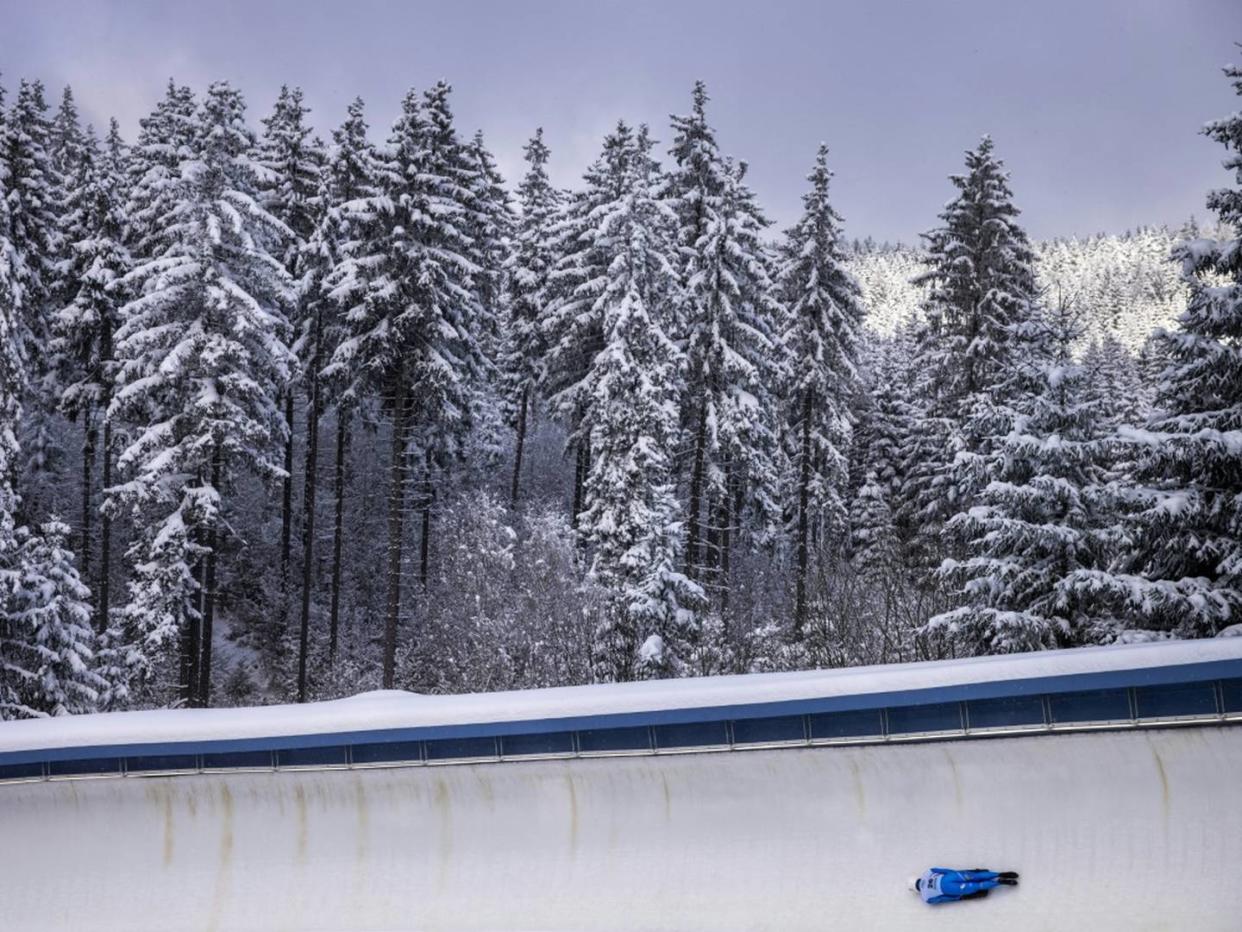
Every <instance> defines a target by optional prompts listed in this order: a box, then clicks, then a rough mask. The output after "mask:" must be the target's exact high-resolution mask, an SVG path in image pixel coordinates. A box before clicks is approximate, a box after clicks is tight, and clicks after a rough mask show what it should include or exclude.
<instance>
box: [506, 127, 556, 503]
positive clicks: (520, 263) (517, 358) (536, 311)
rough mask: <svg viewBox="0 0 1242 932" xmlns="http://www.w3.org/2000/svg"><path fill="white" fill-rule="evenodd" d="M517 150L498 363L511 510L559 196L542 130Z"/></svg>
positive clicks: (533, 386) (540, 346)
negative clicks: (508, 429)
mask: <svg viewBox="0 0 1242 932" xmlns="http://www.w3.org/2000/svg"><path fill="white" fill-rule="evenodd" d="M522 151H523V154H524V155H525V158H526V164H527V165H528V166H529V167H528V168H527V171H526V175H525V176H524V177H523V178H522V183H521V185H520V186H519V187H518V200H519V203H520V205H521V216H520V218H519V220H518V222H517V226H516V229H515V230H514V234H513V249H512V251H511V252H510V255H509V258H508V260H507V261H506V265H505V271H506V272H507V273H508V292H509V302H508V309H507V310H508V318H507V326H506V328H505V345H504V354H503V358H502V361H501V366H502V372H503V376H504V381H505V405H506V407H507V409H508V412H509V415H510V417H511V418H512V422H513V426H514V431H515V433H516V441H515V445H514V456H513V481H512V482H511V483H510V492H509V498H510V501H511V502H512V503H513V504H514V505H516V504H517V500H518V491H519V486H520V483H521V477H522V457H523V453H524V451H525V448H526V431H527V427H528V425H529V423H530V418H531V413H532V410H533V408H534V406H535V402H536V399H537V392H538V390H539V386H540V384H541V382H542V372H543V364H544V354H545V353H546V352H547V338H546V335H545V334H544V332H543V329H542V323H543V317H544V308H545V305H546V303H547V301H548V299H549V295H548V277H549V274H550V273H551V270H552V265H553V263H554V262H555V261H556V254H555V252H554V250H553V245H552V241H551V236H552V226H553V224H554V223H555V222H556V219H557V212H558V210H559V208H560V192H558V191H557V190H556V188H554V187H553V186H552V183H551V181H549V179H548V171H547V164H548V156H549V152H548V147H547V145H545V144H544V141H543V130H542V129H538V130H536V131H535V135H534V136H532V137H531V139H530V141H529V142H528V143H527V144H526V146H525V148H524V149H523V150H522Z"/></svg>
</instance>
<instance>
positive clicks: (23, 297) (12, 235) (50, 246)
mask: <svg viewBox="0 0 1242 932" xmlns="http://www.w3.org/2000/svg"><path fill="white" fill-rule="evenodd" d="M4 129H5V136H6V138H5V140H4V162H5V163H6V165H7V168H8V179H7V195H6V197H7V200H8V215H9V249H10V251H11V252H10V262H11V269H10V273H9V274H10V280H9V288H10V291H11V300H12V301H13V303H14V306H15V308H16V310H17V314H18V316H17V319H16V321H15V324H16V326H17V327H18V331H17V337H18V340H19V341H20V342H19V345H20V348H21V351H22V353H23V355H24V358H25V359H27V360H28V362H29V364H30V365H32V366H34V367H35V368H34V369H33V370H32V375H33V376H35V377H36V378H37V377H39V376H40V375H41V372H40V371H39V368H38V364H39V363H40V362H41V361H42V360H43V359H44V358H45V354H44V353H43V352H42V349H43V348H44V347H45V346H46V345H47V333H48V320H47V313H48V302H49V300H50V297H51V292H52V288H53V287H54V284H55V268H54V265H55V262H56V259H57V257H58V253H59V248H60V247H59V238H58V235H57V217H56V210H55V203H56V191H57V183H56V182H57V178H56V172H55V169H54V167H53V165H52V159H51V154H50V153H49V151H48V150H49V146H50V134H51V126H50V123H49V121H48V118H47V103H46V102H45V101H44V98H43V85H42V84H41V83H39V82H38V81H34V82H30V81H25V80H23V81H22V82H21V84H20V85H19V87H18V91H17V96H16V98H15V100H14V102H13V108H12V111H11V112H10V113H9V115H8V119H7V121H6V122H5V126H4Z"/></svg>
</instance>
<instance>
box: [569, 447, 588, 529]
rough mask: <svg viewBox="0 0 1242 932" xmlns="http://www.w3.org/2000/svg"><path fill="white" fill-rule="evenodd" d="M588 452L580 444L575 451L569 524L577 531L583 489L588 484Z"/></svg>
mask: <svg viewBox="0 0 1242 932" xmlns="http://www.w3.org/2000/svg"><path fill="white" fill-rule="evenodd" d="M585 462H586V451H585V449H584V447H583V444H582V443H581V442H579V443H578V444H577V446H576V447H575V450H574V502H573V505H572V506H571V511H572V514H571V515H570V516H569V519H570V520H569V523H570V525H571V526H572V527H573V528H574V530H577V528H578V515H579V514H580V513H581V512H582V489H583V485H584V484H585V482H586V467H585V465H584V464H585Z"/></svg>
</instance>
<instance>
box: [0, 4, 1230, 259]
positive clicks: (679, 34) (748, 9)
mask: <svg viewBox="0 0 1242 932" xmlns="http://www.w3.org/2000/svg"><path fill="white" fill-rule="evenodd" d="M1235 40H1242V2H1238V0H1183V2H1175V0H1021V2H1017V0H1015V2H1003V0H968V2H965V0H964V2H947V0H946V2H932V0H910V2H906V3H897V2H880V0H867V2H863V0H849V2H814V0H784V2H782V0H748V2H735V0H712V2H697V0H694V2H692V0H662V2H648V0H629V2H591V0H576V2H575V0H566V2H559V0H509V2H499V0H496V2H483V0H478V2H467V0H441V2H437V3H423V2H413V0H405V2H397V0H392V2H378V0H335V2H327V0H296V2H294V0H290V2H262V0H249V2H222V0H198V2H176V0H163V2H139V0H132V2H120V0H113V2H106V0H0V69H3V71H4V76H3V78H2V79H0V80H3V83H4V84H5V85H6V86H8V87H9V88H10V91H11V89H12V87H13V86H14V85H15V84H16V82H17V80H18V78H19V77H21V76H29V77H39V78H42V79H43V81H44V82H45V83H46V84H47V85H48V86H49V89H50V93H49V96H50V97H53V98H59V93H60V87H61V86H62V85H63V84H64V83H66V82H68V83H70V84H72V85H73V88H74V91H75V93H76V95H77V97H78V100H79V102H80V104H81V106H82V109H83V111H84V112H85V114H86V115H87V117H88V118H90V119H92V120H94V121H96V122H103V121H106V119H107V117H108V116H110V115H115V116H117V117H118V118H119V119H120V120H121V124H122V127H123V128H124V130H125V132H126V135H127V136H128V137H130V138H132V137H133V134H134V132H135V130H136V129H137V121H138V118H139V117H140V116H142V115H143V114H144V113H146V112H147V111H149V110H150V109H151V107H152V106H153V104H154V103H155V101H156V100H157V99H158V97H159V96H160V95H161V93H162V91H163V86H164V84H165V82H166V81H167V79H168V78H169V77H170V76H174V77H176V79H177V80H178V81H179V82H181V83H189V84H192V85H194V86H196V87H198V88H202V87H205V86H206V84H207V83H208V82H209V81H211V80H214V79H217V78H228V79H229V80H231V81H233V82H234V83H235V84H236V85H238V86H239V87H241V89H242V90H243V91H244V92H245V94H246V99H247V102H248V104H249V106H250V116H251V120H252V122H253V123H255V124H256V125H257V121H258V118H259V117H260V116H262V115H264V114H265V113H266V112H267V110H268V109H269V108H270V106H271V103H272V100H273V99H274V97H275V94H276V91H277V89H278V88H279V86H280V84H281V83H286V82H287V83H289V84H299V85H301V86H302V87H303V88H304V90H305V92H306V96H307V100H308V103H309V104H310V106H311V107H312V108H313V110H314V112H313V114H312V116H313V118H314V120H315V123H316V125H317V126H318V127H320V128H321V129H322V130H323V131H324V132H325V135H326V132H327V131H328V130H330V129H331V127H332V126H334V125H336V124H337V123H339V122H340V120H341V118H342V116H343V114H344V109H345V105H346V104H347V102H348V101H349V100H350V99H352V98H353V97H354V96H355V95H361V96H362V97H363V99H364V100H366V102H367V105H368V111H369V117H370V122H371V126H372V135H373V136H375V137H376V138H377V139H378V138H383V137H384V136H386V134H387V130H388V127H389V125H390V124H391V121H392V119H393V117H394V116H395V113H396V110H397V104H398V102H399V100H400V97H401V95H402V93H403V91H404V90H405V89H406V88H407V87H409V86H411V85H413V86H415V87H418V88H420V89H421V88H424V87H426V86H427V85H428V84H430V83H432V82H434V81H435V80H437V79H439V78H447V79H448V80H449V81H450V82H451V83H452V84H453V86H454V95H453V103H454V108H455V112H456V114H457V117H458V119H459V121H460V125H461V129H462V132H463V134H468V133H470V132H473V130H474V129H475V128H476V127H482V129H483V130H484V132H485V134H486V136H487V138H488V140H489V143H490V144H491V147H492V148H493V149H494V150H495V151H496V154H497V157H498V159H499V161H500V164H501V167H502V169H503V170H504V171H505V173H506V175H507V176H508V177H509V178H510V180H511V181H513V180H515V176H516V175H517V174H518V173H519V172H520V170H521V165H522V163H521V146H522V143H523V142H524V140H525V139H526V137H527V136H529V134H530V132H531V131H532V130H533V129H534V127H536V126H539V125H542V126H543V127H544V130H545V134H546V138H547V141H548V143H549V145H550V146H551V148H552V154H553V163H554V164H553V175H554V179H555V180H556V181H557V182H559V183H561V184H564V185H570V184H573V183H576V181H577V179H578V178H579V176H580V175H581V172H582V170H583V168H584V167H585V166H586V165H587V163H588V162H589V161H590V160H591V159H592V158H593V157H594V155H595V153H596V152H597V150H598V147H599V143H600V140H601V138H602V136H603V134H604V133H605V132H606V130H607V129H608V128H609V127H610V126H611V125H612V124H613V123H615V121H616V120H617V119H618V118H620V117H624V118H625V119H627V120H629V121H632V122H640V121H647V122H649V123H650V124H651V125H652V126H653V128H654V130H655V135H656V137H657V138H658V139H660V140H661V148H662V149H664V148H667V142H668V137H669V133H668V128H667V117H668V114H669V113H672V112H679V113H680V112H683V111H685V110H686V109H688V106H689V96H690V87H691V84H692V83H693V81H694V80H695V79H696V78H702V79H703V80H705V81H706V82H707V84H708V91H709V93H710V94H711V96H712V98H713V99H712V103H711V105H710V116H711V119H712V122H713V123H714V124H715V126H716V127H717V129H718V131H719V136H720V141H721V145H722V147H723V148H724V149H725V150H726V151H727V152H729V153H731V154H733V155H736V156H737V157H739V158H744V159H746V160H748V161H749V162H750V164H751V174H750V179H751V183H752V184H753V186H754V187H755V189H756V190H757V191H758V193H759V195H760V197H761V200H762V203H763V204H764V205H765V207H766V208H767V210H768V212H769V214H770V215H771V216H772V217H773V219H775V220H777V221H778V222H779V223H781V224H782V225H785V224H788V223H789V222H790V221H792V219H793V218H794V217H795V215H796V213H797V211H798V208H799V203H800V202H799V195H800V194H801V191H802V188H803V183H804V177H805V175H806V173H807V170H808V169H809V167H810V165H811V162H812V160H813V158H814V152H815V147H816V146H817V145H818V143H819V142H820V141H821V140H822V141H825V142H827V143H828V145H829V147H830V148H831V162H832V166H833V168H834V170H835V172H836V179H835V182H834V185H835V203H836V205H837V208H838V210H839V211H840V212H841V213H842V214H844V216H845V220H846V231H847V233H848V234H849V235H850V236H859V237H862V236H867V235H871V236H874V237H876V238H877V239H889V240H903V241H907V242H911V241H914V240H915V239H916V238H917V235H918V233H919V232H920V231H922V230H925V229H927V228H928V227H929V226H931V225H933V224H934V222H935V216H936V214H937V212H938V211H939V209H940V208H941V206H942V205H943V204H944V202H945V201H946V200H947V199H948V198H949V197H950V196H951V189H950V186H949V184H948V182H947V180H946V175H948V174H949V173H950V172H954V171H957V170H958V168H959V166H960V165H961V162H962V151H963V150H964V149H966V148H968V147H970V146H972V145H973V144H974V143H975V142H976V141H977V139H978V137H979V136H980V135H981V134H982V133H985V132H987V133H991V134H992V136H993V137H994V139H995V140H996V145H997V150H998V152H999V153H1000V155H1001V156H1002V157H1003V158H1004V159H1005V160H1006V162H1007V164H1008V166H1009V168H1010V170H1011V173H1012V176H1013V186H1014V190H1015V193H1016V195H1017V200H1018V204H1019V206H1020V207H1021V208H1022V209H1023V212H1024V216H1025V220H1026V223H1027V226H1028V229H1029V230H1030V231H1031V233H1032V234H1033V235H1034V236H1036V237H1041V238H1042V237H1048V236H1055V235H1069V234H1089V233H1093V232H1099V231H1112V232H1116V231H1121V230H1124V229H1126V228H1129V227H1133V226H1136V225H1139V224H1144V223H1170V224H1176V223H1179V222H1181V221H1182V220H1184V219H1185V218H1186V217H1188V216H1189V215H1190V214H1192V213H1194V214H1196V215H1198V216H1199V217H1201V218H1203V217H1204V216H1205V211H1204V208H1203V206H1202V204H1203V197H1204V193H1205V192H1206V190H1207V189H1208V188H1210V187H1213V186H1218V185H1221V184H1223V183H1225V181H1226V179H1227V175H1226V174H1225V172H1224V171H1223V170H1222V169H1221V168H1220V161H1221V158H1222V153H1223V150H1222V149H1220V148H1219V147H1218V146H1216V145H1215V144H1213V143H1211V142H1209V141H1208V140H1206V139H1204V138H1202V137H1200V136H1199V135H1197V132H1198V130H1199V128H1200V127H1201V126H1202V124H1203V123H1204V122H1205V121H1206V120H1208V119H1212V118H1214V117H1217V116H1222V115H1224V114H1226V113H1229V112H1231V111H1234V110H1237V109H1238V108H1239V106H1242V102H1240V101H1239V100H1238V98H1237V97H1236V96H1234V94H1233V92H1232V90H1231V88H1230V87H1229V85H1228V83H1227V82H1226V81H1225V79H1224V78H1223V76H1222V75H1221V73H1220V67H1221V66H1222V65H1224V64H1226V63H1228V62H1229V61H1231V60H1238V59H1240V58H1242V51H1239V50H1238V49H1237V48H1235V47H1234V45H1233V42H1234V41H1235Z"/></svg>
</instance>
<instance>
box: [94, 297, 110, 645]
mask: <svg viewBox="0 0 1242 932" xmlns="http://www.w3.org/2000/svg"><path fill="white" fill-rule="evenodd" d="M99 357H100V359H101V360H103V367H102V368H103V371H104V373H105V381H104V389H103V398H102V399H101V400H102V404H101V405H100V406H99V409H100V411H102V412H103V451H102V452H103V472H102V475H101V476H100V482H99V488H100V495H101V497H103V498H104V500H105V501H106V497H107V495H108V489H110V488H111V487H112V419H111V418H110V417H109V416H108V409H109V408H110V407H111V406H112V386H111V384H110V382H108V381H107V380H108V379H111V378H112V377H113V373H112V321H111V319H110V318H109V317H108V315H106V314H105V315H104V316H103V320H102V328H101V330H100V335H99ZM111 577H112V510H111V509H110V508H103V509H101V513H100V517H99V582H98V583H97V584H96V586H95V628H96V630H97V631H99V632H100V633H103V632H104V631H107V630H108V625H109V624H110V623H111V622H110V619H109V617H108V614H109V604H108V600H109V597H110V594H111V592H110V590H111V581H112V580H111Z"/></svg>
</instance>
